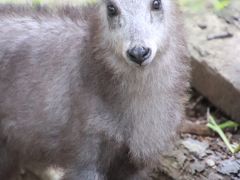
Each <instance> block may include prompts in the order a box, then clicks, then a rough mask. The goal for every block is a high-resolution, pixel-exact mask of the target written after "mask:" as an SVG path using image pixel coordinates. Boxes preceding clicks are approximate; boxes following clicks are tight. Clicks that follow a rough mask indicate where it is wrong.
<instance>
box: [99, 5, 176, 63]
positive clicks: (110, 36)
mask: <svg viewBox="0 0 240 180" xmlns="http://www.w3.org/2000/svg"><path fill="white" fill-rule="evenodd" d="M171 1H172V0H104V1H103V2H102V6H101V7H102V8H101V11H102V13H101V14H103V21H104V23H105V24H106V27H105V31H104V38H105V39H106V40H107V41H108V43H109V44H110V45H111V47H112V48H113V51H114V52H115V53H116V54H117V55H118V56H119V57H121V59H124V60H125V63H127V64H130V65H133V66H134V65H135V66H136V67H140V66H146V65H148V64H150V63H151V62H152V61H153V60H154V59H157V58H156V57H157V56H158V54H159V55H161V51H163V49H164V47H165V46H166V44H167V38H166V37H167V36H169V35H168V34H167V33H168V30H167V29H168V28H167V24H168V22H167V18H166V17H167V16H168V14H169V13H170V10H171V4H172V2H171Z"/></svg>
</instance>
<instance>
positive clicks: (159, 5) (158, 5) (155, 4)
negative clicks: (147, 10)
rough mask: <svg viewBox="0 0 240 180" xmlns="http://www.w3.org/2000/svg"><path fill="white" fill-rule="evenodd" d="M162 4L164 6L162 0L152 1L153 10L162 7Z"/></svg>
mask: <svg viewBox="0 0 240 180" xmlns="http://www.w3.org/2000/svg"><path fill="white" fill-rule="evenodd" d="M161 6H162V3H161V0H154V1H153V3H152V9H153V10H159V9H161Z"/></svg>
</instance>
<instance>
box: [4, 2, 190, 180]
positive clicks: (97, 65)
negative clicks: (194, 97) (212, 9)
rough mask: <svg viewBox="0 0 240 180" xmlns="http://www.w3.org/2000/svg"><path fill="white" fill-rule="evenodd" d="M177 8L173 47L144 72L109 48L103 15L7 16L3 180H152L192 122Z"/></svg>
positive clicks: (45, 12) (87, 11) (8, 9)
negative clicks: (51, 178) (187, 116)
mask: <svg viewBox="0 0 240 180" xmlns="http://www.w3.org/2000/svg"><path fill="white" fill-rule="evenodd" d="M166 1H167V0H166ZM171 3H172V4H171V11H169V12H168V13H169V14H167V15H166V16H167V17H166V16H165V17H164V16H163V17H162V18H167V19H168V23H167V24H166V25H164V26H166V29H167V32H168V33H166V34H165V35H166V37H165V38H166V39H165V41H166V43H165V44H164V45H163V46H162V47H161V49H160V50H161V51H160V52H159V53H157V55H156V57H155V58H154V60H153V61H152V62H151V63H150V64H149V65H147V66H144V67H137V66H132V65H131V64H128V63H125V61H124V62H123V60H122V59H123V57H122V56H120V55H119V52H118V51H119V49H117V48H116V46H114V45H113V44H114V43H109V39H107V40H106V38H111V37H112V36H114V32H111V36H109V37H107V36H108V35H107V34H106V29H108V30H109V31H110V30H111V28H112V27H109V26H108V24H106V23H107V22H106V21H104V20H103V16H102V15H101V13H103V11H102V9H101V6H102V5H94V6H92V7H85V8H83V9H79V8H71V7H64V8H62V9H59V10H56V9H55V10H49V9H48V8H37V9H35V10H32V9H31V8H29V7H23V6H22V7H20V6H19V7H15V6H1V7H0V179H1V180H9V179H16V174H18V172H19V170H20V168H24V169H30V170H32V171H34V169H35V170H36V169H37V170H38V171H44V170H45V168H46V167H49V166H57V167H61V168H63V169H65V175H64V177H63V179H66V180H97V179H98V180H103V179H109V180H127V179H129V180H133V179H135V180H141V179H148V175H147V172H148V171H147V170H146V169H149V168H152V167H155V166H156V165H158V163H159V162H158V161H159V160H158V157H159V156H160V155H163V154H164V152H166V151H168V148H169V147H171V146H169V145H171V144H172V142H173V141H172V140H173V139H174V137H175V136H176V134H177V128H178V126H179V125H180V123H181V120H182V119H183V117H184V101H185V96H186V88H187V86H188V75H189V67H188V62H187V60H186V48H185V44H184V40H183V34H182V25H181V19H180V13H179V12H178V10H177V6H176V4H175V3H174V2H171ZM168 26H169V27H168ZM129 33H130V32H129ZM109 34H110V33H109ZM112 34H113V35H112ZM126 34H128V32H126ZM155 36H156V37H157V34H156V35H155ZM110 40H111V39H110ZM165 41H164V42H165ZM159 48H160V47H159ZM15 172H16V174H15Z"/></svg>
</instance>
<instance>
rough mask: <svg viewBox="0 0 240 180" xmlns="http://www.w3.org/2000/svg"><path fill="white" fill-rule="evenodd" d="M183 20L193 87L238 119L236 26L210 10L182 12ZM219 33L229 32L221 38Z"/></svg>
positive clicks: (238, 41) (239, 71)
mask: <svg viewBox="0 0 240 180" xmlns="http://www.w3.org/2000/svg"><path fill="white" fill-rule="evenodd" d="M185 19H186V23H185V25H186V29H187V32H188V35H187V42H188V48H189V51H190V56H191V60H192V61H191V63H192V69H193V71H192V85H193V87H194V88H196V89H197V90H198V91H199V92H200V93H201V94H202V95H204V96H205V97H207V98H208V99H209V100H210V101H211V102H212V103H213V104H214V105H215V106H217V107H219V108H220V109H221V110H222V111H224V112H225V113H226V114H228V115H230V116H231V117H232V118H233V119H234V120H237V121H239V122H240V110H239V108H240V78H239V77H240V54H239V52H240V31H239V29H238V28H237V27H236V26H234V25H231V24H228V23H227V22H226V21H225V20H223V19H220V18H219V17H217V15H215V14H213V13H203V14H201V15H199V14H198V15H197V14H195V15H194V14H193V15H189V14H187V13H186V18H185ZM202 23H204V24H205V25H206V28H205V29H203V28H201V27H199V24H202ZM223 34H231V35H232V37H231V36H227V38H221V36H220V35H223ZM212 35H216V36H217V35H219V36H218V38H217V39H212V40H211V41H208V40H207V38H208V37H209V36H212ZM212 37H213V36H212ZM219 37H220V38H219Z"/></svg>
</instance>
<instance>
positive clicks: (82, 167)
mask: <svg viewBox="0 0 240 180" xmlns="http://www.w3.org/2000/svg"><path fill="white" fill-rule="evenodd" d="M74 149H75V153H76V154H74V155H73V159H72V160H71V161H72V163H71V166H70V167H68V168H67V169H66V172H65V175H64V178H63V180H107V178H106V173H107V169H108V166H109V158H110V157H111V151H110V150H109V149H111V147H109V145H108V140H106V138H105V137H104V136H102V135H98V134H93V135H85V136H84V137H83V136H82V139H81V141H80V143H79V144H78V145H77V146H76V147H75V148H74Z"/></svg>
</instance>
